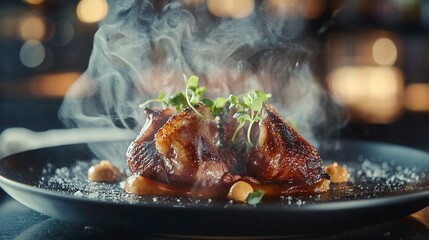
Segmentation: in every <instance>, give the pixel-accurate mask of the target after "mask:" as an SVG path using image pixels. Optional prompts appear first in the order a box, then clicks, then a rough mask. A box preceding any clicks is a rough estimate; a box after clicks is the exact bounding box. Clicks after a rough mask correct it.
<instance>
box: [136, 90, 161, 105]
mask: <svg viewBox="0 0 429 240" xmlns="http://www.w3.org/2000/svg"><path fill="white" fill-rule="evenodd" d="M154 102H158V103H164V104H167V103H166V102H167V99H166V98H165V93H164V92H162V91H161V92H159V95H158V97H157V98H155V99H149V100H147V101H146V102H144V103H142V104H140V105H139V108H144V107H145V106H146V105H148V104H149V103H154Z"/></svg>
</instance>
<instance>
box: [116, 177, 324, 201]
mask: <svg viewBox="0 0 429 240" xmlns="http://www.w3.org/2000/svg"><path fill="white" fill-rule="evenodd" d="M247 183H249V184H250V185H251V186H252V188H253V189H254V190H263V191H264V192H265V195H264V196H265V197H276V196H290V195H292V196H297V195H299V196H303V195H312V194H317V193H322V192H326V191H327V190H329V180H327V179H321V180H320V181H319V182H317V183H315V184H313V185H309V186H304V185H300V186H291V185H287V184H274V183H272V184H258V183H254V182H251V181H248V182H247ZM233 184H234V182H230V183H219V184H217V185H214V186H210V187H204V188H203V187H194V186H172V185H168V184H165V183H162V182H159V181H155V180H152V179H149V178H146V177H143V176H140V175H137V176H136V175H134V176H131V177H129V178H128V179H127V180H126V181H125V184H124V190H125V191H126V192H128V193H132V194H136V195H143V196H148V195H153V196H177V197H194V198H214V199H226V198H227V195H228V192H229V190H230V188H231V186H232V185H233Z"/></svg>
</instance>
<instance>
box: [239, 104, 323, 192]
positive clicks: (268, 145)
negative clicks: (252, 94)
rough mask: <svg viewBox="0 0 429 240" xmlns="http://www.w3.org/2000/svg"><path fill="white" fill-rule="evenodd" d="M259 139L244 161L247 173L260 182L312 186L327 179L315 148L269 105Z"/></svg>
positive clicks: (261, 124) (266, 106)
mask: <svg viewBox="0 0 429 240" xmlns="http://www.w3.org/2000/svg"><path fill="white" fill-rule="evenodd" d="M264 108H265V110H266V112H267V117H266V118H264V120H262V122H261V123H260V128H259V129H260V131H259V138H258V141H257V144H256V146H255V148H254V149H253V150H252V151H251V152H250V153H249V155H248V157H247V159H246V167H247V173H248V175H249V176H252V177H254V178H256V179H258V180H259V181H260V182H261V183H263V184H264V183H275V184H286V185H289V186H301V187H303V188H305V186H312V185H315V184H317V183H320V182H321V181H324V180H325V179H326V178H328V179H329V176H328V175H327V174H326V173H324V170H323V163H322V160H321V158H320V156H319V154H318V153H317V151H316V149H315V148H314V147H313V146H311V145H310V144H309V143H308V142H307V141H306V140H305V139H304V138H303V137H301V136H300V135H299V134H298V133H297V132H296V131H295V130H294V129H292V128H291V127H290V126H288V125H287V124H286V123H285V122H284V121H283V119H282V118H281V117H280V115H279V114H278V113H277V111H276V110H275V109H274V108H273V107H272V106H270V105H268V104H265V106H264Z"/></svg>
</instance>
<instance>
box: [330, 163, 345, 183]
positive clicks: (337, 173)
mask: <svg viewBox="0 0 429 240" xmlns="http://www.w3.org/2000/svg"><path fill="white" fill-rule="evenodd" d="M325 171H326V173H327V174H329V176H330V177H331V182H332V183H342V182H347V181H348V180H349V173H348V172H347V170H346V169H345V168H343V167H341V166H340V165H338V163H336V162H334V163H332V164H330V165H328V166H326V167H325Z"/></svg>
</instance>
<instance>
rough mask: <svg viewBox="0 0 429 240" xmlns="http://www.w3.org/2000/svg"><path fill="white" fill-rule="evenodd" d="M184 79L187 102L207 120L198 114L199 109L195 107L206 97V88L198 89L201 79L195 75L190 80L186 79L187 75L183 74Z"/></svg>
mask: <svg viewBox="0 0 429 240" xmlns="http://www.w3.org/2000/svg"><path fill="white" fill-rule="evenodd" d="M183 78H184V79H185V83H186V88H185V97H186V102H187V103H188V106H189V107H190V108H191V109H192V110H194V112H195V113H196V114H197V115H198V116H200V117H202V118H207V117H206V116H204V115H203V114H201V113H200V112H198V110H197V109H195V107H194V105H195V104H198V103H200V102H201V99H202V97H203V95H204V92H205V91H206V88H205V87H198V80H199V78H198V77H197V76H195V75H192V76H190V77H189V78H187V77H186V75H185V74H183Z"/></svg>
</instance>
